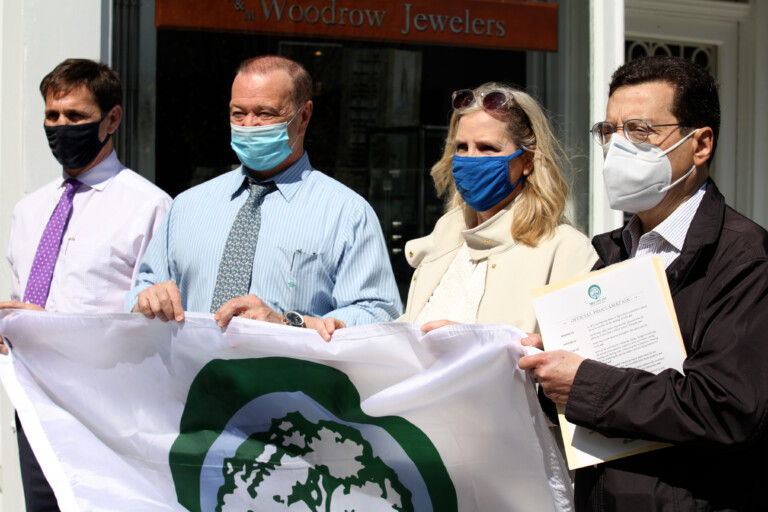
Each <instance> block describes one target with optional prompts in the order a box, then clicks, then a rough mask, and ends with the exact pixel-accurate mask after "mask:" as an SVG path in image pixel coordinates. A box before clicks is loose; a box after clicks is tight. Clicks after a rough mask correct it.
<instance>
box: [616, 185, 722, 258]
mask: <svg viewBox="0 0 768 512" xmlns="http://www.w3.org/2000/svg"><path fill="white" fill-rule="evenodd" d="M706 189H707V184H706V183H705V184H704V185H702V186H701V187H699V189H698V190H697V191H696V192H695V193H694V194H693V195H692V196H691V197H689V198H688V199H687V200H686V201H685V202H684V203H682V204H681V205H680V206H678V207H677V208H676V209H675V211H673V212H672V213H671V214H670V215H669V216H668V217H667V218H666V219H664V220H663V221H661V222H660V223H659V225H658V226H656V227H655V228H653V229H652V230H651V231H649V233H656V234H657V235H659V236H661V237H662V238H663V239H664V240H665V241H666V242H667V243H668V244H670V245H671V246H672V247H674V248H675V249H676V250H677V252H680V251H682V249H683V244H684V243H685V237H686V235H687V234H688V228H690V226H691V222H692V221H693V216H694V215H696V210H698V208H699V204H701V200H702V198H703V197H704V193H705V192H706ZM627 235H629V236H627ZM642 235H643V233H642V229H641V223H640V218H639V217H638V216H637V215H633V216H632V219H630V221H629V223H628V224H627V226H626V227H625V228H624V231H623V233H622V238H623V240H624V246H625V247H626V249H627V252H628V253H629V254H634V251H635V249H636V248H637V247H638V245H639V244H640V237H641V236H642Z"/></svg>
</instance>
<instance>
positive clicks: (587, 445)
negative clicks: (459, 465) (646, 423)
mask: <svg viewBox="0 0 768 512" xmlns="http://www.w3.org/2000/svg"><path fill="white" fill-rule="evenodd" d="M533 307H534V309H535V310H536V317H537V319H538V322H539V327H540V328H541V334H542V338H543V340H544V347H545V348H546V350H559V349H562V350H568V351H570V352H574V353H577V354H579V355H581V356H584V357H586V358H589V359H593V360H596V361H600V362H602V363H606V364H609V365H611V366H616V367H623V368H637V369H641V370H645V371H648V372H651V373H659V372H661V371H663V370H665V369H667V368H673V369H676V370H678V371H680V372H681V373H682V366H683V361H684V360H685V357H686V354H685V347H684V346H683V339H682V336H681V334H680V328H679V326H678V324H677V316H676V315H675V310H674V305H673V303H672V295H671V293H670V291H669V284H668V283H667V277H666V273H665V271H664V264H663V262H662V261H661V259H660V258H658V257H642V258H634V259H631V260H628V261H626V262H623V263H619V264H617V265H613V266H611V267H607V268H605V269H602V270H598V271H596V272H591V273H589V274H587V275H584V276H581V277H577V278H574V279H570V280H567V281H563V282H560V283H554V284H550V285H548V286H544V287H541V288H537V289H535V290H533ZM558 411H559V414H558V416H559V420H560V427H561V430H562V435H563V441H564V444H565V451H566V457H567V459H568V466H569V467H570V468H571V469H576V468H580V467H584V466H588V465H591V464H598V463H600V462H604V461H606V460H611V459H617V458H620V457H626V456H628V455H634V454H636V453H642V452H645V451H650V450H654V449H658V448H662V447H664V446H667V445H665V444H663V443H657V442H650V441H643V440H635V439H618V438H607V437H605V436H603V435H601V434H599V433H597V432H594V431H590V430H589V429H586V428H583V427H578V426H576V425H573V424H571V423H568V422H567V421H566V419H565V415H564V414H563V408H562V407H561V406H559V407H558Z"/></svg>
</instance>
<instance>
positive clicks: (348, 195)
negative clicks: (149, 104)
mask: <svg viewBox="0 0 768 512" xmlns="http://www.w3.org/2000/svg"><path fill="white" fill-rule="evenodd" d="M311 94H312V80H311V78H310V77H309V74H308V73H307V72H306V70H305V69H304V68H303V67H302V66H301V65H299V64H297V63H295V62H293V61H291V60H288V59H285V58H282V57H276V56H263V57H256V58H254V59H250V60H247V61H245V62H243V63H242V64H241V65H240V68H239V69H238V72H237V76H236V77H235V80H234V82H233V84H232V98H231V101H230V105H229V109H230V122H231V125H232V147H233V149H234V150H235V152H236V153H237V155H238V158H239V159H240V161H241V162H242V163H243V164H244V165H243V166H241V167H240V168H238V169H236V170H234V171H231V172H229V173H227V174H224V175H222V176H219V177H217V178H214V179H212V180H210V181H208V182H206V183H203V184H202V185H199V186H197V187H194V188H192V189H190V190H188V191H186V192H184V193H182V194H180V195H179V196H178V197H177V198H176V199H175V200H174V202H173V204H172V205H171V209H170V210H169V212H168V215H167V216H166V217H165V220H164V221H163V223H162V224H161V225H160V227H159V228H158V229H157V231H156V234H155V237H154V238H153V240H152V242H151V243H150V246H149V248H148V250H147V253H146V256H145V258H144V260H143V262H142V265H141V268H140V273H139V274H138V276H137V279H136V283H135V287H134V288H133V290H131V291H130V292H129V293H128V295H127V296H126V310H128V311H131V310H132V311H138V312H141V313H143V314H144V315H145V316H147V317H150V318H154V317H158V318H160V319H162V320H164V321H167V320H170V319H175V320H176V321H181V320H183V319H184V311H185V310H186V311H195V312H208V311H210V310H211V309H212V308H211V304H212V298H213V296H214V290H215V289H216V292H217V293H219V288H218V286H217V279H221V277H220V276H219V277H218V278H217V274H219V273H220V268H219V267H220V264H221V262H222V255H223V254H224V253H225V246H226V245H228V237H230V230H231V229H232V227H233V223H235V219H236V217H237V216H238V212H239V211H240V209H241V208H242V207H243V205H244V204H245V203H246V200H247V199H248V197H249V186H251V187H252V186H253V185H252V182H256V183H258V184H261V185H267V188H268V189H269V191H268V192H267V193H266V195H264V196H263V199H261V203H260V207H259V209H260V216H261V220H260V224H259V228H258V237H257V242H256V248H255V254H254V255H253V269H252V272H251V276H250V288H249V291H248V294H246V295H243V296H238V297H226V300H225V301H224V303H223V305H222V306H221V307H219V308H218V309H214V311H215V315H214V318H215V319H216V321H217V322H218V323H219V325H220V326H222V327H224V326H226V325H227V324H228V323H229V321H230V320H231V318H232V317H233V316H242V317H245V318H252V319H257V320H265V321H271V322H276V323H286V324H289V325H296V326H305V327H309V328H313V329H316V330H317V331H318V332H319V333H320V334H321V335H322V336H323V338H324V339H326V340H329V339H330V337H331V335H332V334H333V332H334V331H335V330H336V329H338V328H342V327H345V326H352V325H360V324H365V323H372V322H386V321H390V320H393V319H394V318H396V317H398V316H399V315H400V314H401V310H402V306H401V303H400V298H399V295H398V290H397V286H396V284H395V280H394V276H393V274H392V268H391V265H390V263H389V259H388V257H387V249H386V245H385V243H384V238H383V235H382V232H381V227H380V226H379V222H378V219H377V218H376V215H375V213H374V212H373V209H372V208H371V207H370V205H368V203H367V202H366V201H365V200H364V199H363V198H362V197H360V196H359V195H357V194H356V193H355V192H353V191H352V190H350V189H348V188H347V187H345V186H344V185H342V184H341V183H339V182H337V181H335V180H333V179H332V178H329V177H328V176H326V175H324V174H322V173H321V172H319V171H317V170H315V169H313V168H312V166H311V164H310V162H309V157H308V156H307V154H306V153H305V152H304V148H303V143H304V134H305V133H306V129H307V126H308V124H309V120H310V118H311V116H312V109H313V104H312V101H311V99H310V98H311ZM272 183H273V184H274V185H272ZM227 250H229V247H227ZM248 263H249V264H250V261H249V262H248ZM214 308H215V306H214ZM286 313H288V315H287V316H286Z"/></svg>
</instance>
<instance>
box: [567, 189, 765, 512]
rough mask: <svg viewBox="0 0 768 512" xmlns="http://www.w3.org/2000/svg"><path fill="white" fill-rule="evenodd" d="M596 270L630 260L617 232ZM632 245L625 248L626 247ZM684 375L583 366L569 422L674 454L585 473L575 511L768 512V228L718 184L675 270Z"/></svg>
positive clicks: (579, 478)
mask: <svg viewBox="0 0 768 512" xmlns="http://www.w3.org/2000/svg"><path fill="white" fill-rule="evenodd" d="M592 244H593V245H594V246H595V248H596V249H597V253H598V255H599V256H600V261H598V262H597V263H596V265H595V268H596V269H597V268H602V267H603V266H605V265H609V264H613V263H617V262H619V261H623V260H626V259H628V257H629V255H628V253H627V249H626V246H625V242H624V240H623V239H622V230H621V229H618V230H615V231H613V232H610V233H606V234H604V235H599V236H596V237H595V238H594V239H593V240H592ZM627 245H628V244H627ZM667 278H668V280H669V285H670V289H671V291H672V297H673V300H674V304H675V310H676V313H677V318H678V322H679V324H680V330H681V332H682V335H683V341H684V343H685V348H686V351H687V354H688V357H687V358H686V360H685V362H684V364H683V370H684V374H680V373H678V372H677V371H675V370H665V371H663V372H661V373H660V374H658V375H653V374H651V373H648V372H645V371H642V370H634V369H627V368H615V367H612V366H608V365H604V364H601V363H598V362H596V361H592V360H586V361H584V362H583V363H582V364H581V366H580V367H579V370H578V372H577V374H576V378H575V379H574V383H573V389H572V391H571V394H570V397H569V400H568V403H567V405H566V411H565V414H566V418H567V419H568V420H569V421H571V422H573V423H576V424H577V425H581V426H584V427H587V428H590V429H594V430H597V431H598V432H601V433H603V434H605V435H607V436H613V437H616V436H621V437H632V438H640V439H648V440H655V441H664V442H668V443H671V444H673V446H672V447H669V448H664V449H661V450H658V451H654V452H649V453H646V454H641V455H635V456H632V457H627V458H624V459H619V460H616V461H611V462H607V463H604V464H600V465H597V466H594V467H589V468H583V469H580V470H577V472H576V479H575V493H576V509H577V511H587V510H597V511H642V512H649V511H660V510H665V511H666V510H673V511H725V510H742V511H743V510H750V511H751V510H768V460H767V458H768V443H767V442H766V427H767V426H768V232H766V231H765V230H764V229H763V228H761V227H760V226H758V225H757V224H755V223H754V222H752V221H750V220H749V219H747V218H745V217H743V216H742V215H740V214H739V213H737V212H736V211H734V210H733V209H732V208H730V207H728V206H727V205H726V204H725V200H724V198H723V196H722V195H721V194H720V192H719V191H718V189H717V187H716V186H715V184H714V183H713V182H712V181H709V182H708V183H707V190H706V194H705V195H704V198H703V199H702V202H701V204H700V206H699V209H698V210H697V212H696V214H695V216H694V218H693V221H692V223H691V226H690V229H689V231H688V234H687V236H686V239H685V244H684V246H683V249H682V251H681V254H680V256H679V257H678V258H677V259H676V260H675V261H674V262H673V263H672V264H671V265H670V266H669V268H668V269H667Z"/></svg>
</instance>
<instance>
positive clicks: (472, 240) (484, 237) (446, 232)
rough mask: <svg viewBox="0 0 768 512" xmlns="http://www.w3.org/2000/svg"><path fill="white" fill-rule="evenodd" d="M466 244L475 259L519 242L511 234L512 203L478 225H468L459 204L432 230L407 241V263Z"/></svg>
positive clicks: (412, 264) (438, 255)
mask: <svg viewBox="0 0 768 512" xmlns="http://www.w3.org/2000/svg"><path fill="white" fill-rule="evenodd" d="M465 242H466V244H467V247H468V248H469V254H470V256H471V257H472V259H473V260H481V259H484V258H487V257H489V256H491V255H493V254H496V253H499V252H503V251H505V250H507V249H508V248H509V247H510V246H512V245H515V244H516V242H515V241H514V239H513V238H512V204H510V205H508V206H507V207H506V208H504V209H503V210H501V211H500V212H498V213H497V214H496V215H494V216H493V217H491V218H490V219H488V220H487V221H485V222H483V223H482V224H480V225H479V226H476V227H474V228H470V229H467V225H466V223H465V222H464V211H463V207H462V206H458V207H456V208H454V209H452V210H450V211H448V212H447V213H446V214H445V215H443V216H442V217H441V218H440V219H439V220H438V221H437V224H435V229H434V230H433V231H432V233H431V234H429V235H428V236H425V237H423V238H417V239H415V240H411V241H410V242H408V243H407V244H406V245H405V255H406V259H407V260H408V263H409V264H410V265H411V266H412V267H414V268H416V267H418V266H419V264H421V263H422V261H423V260H424V258H425V257H427V255H429V257H430V258H431V259H429V260H425V261H424V262H425V263H426V262H428V261H432V260H434V259H437V258H439V257H441V256H443V255H445V254H447V253H449V252H451V251H454V250H456V249H458V248H459V247H461V245H462V244H463V243H465Z"/></svg>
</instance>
